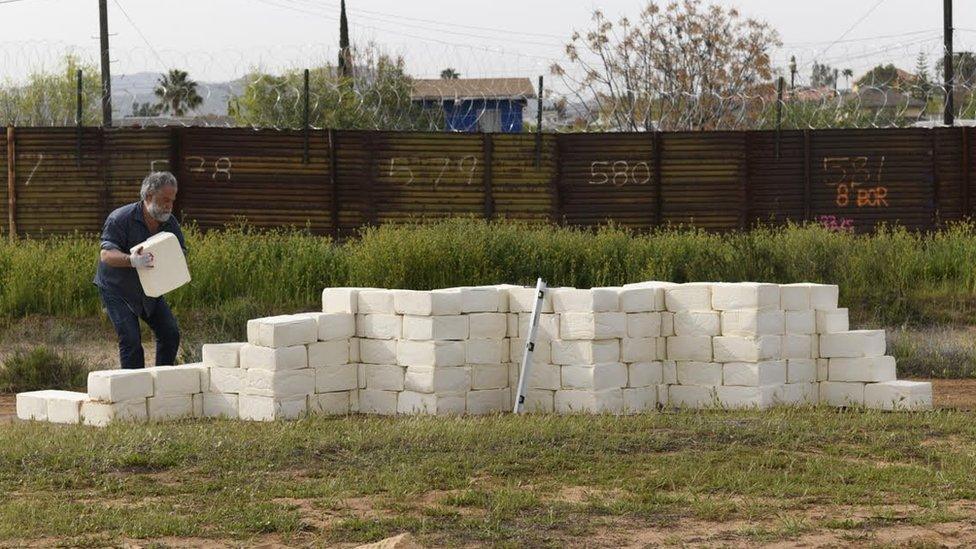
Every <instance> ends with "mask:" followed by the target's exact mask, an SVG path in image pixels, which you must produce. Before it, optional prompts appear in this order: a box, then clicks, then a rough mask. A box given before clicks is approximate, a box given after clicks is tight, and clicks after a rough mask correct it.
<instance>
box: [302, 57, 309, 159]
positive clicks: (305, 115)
mask: <svg viewBox="0 0 976 549" xmlns="http://www.w3.org/2000/svg"><path fill="white" fill-rule="evenodd" d="M303 98H304V103H305V105H304V111H303V116H302V136H303V145H302V164H308V137H309V136H308V69H305V92H304V94H303Z"/></svg>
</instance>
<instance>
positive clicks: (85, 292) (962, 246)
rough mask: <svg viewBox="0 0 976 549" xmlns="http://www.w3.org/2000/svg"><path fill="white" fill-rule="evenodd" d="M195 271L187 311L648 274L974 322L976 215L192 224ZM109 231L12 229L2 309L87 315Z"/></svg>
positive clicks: (4, 245)
mask: <svg viewBox="0 0 976 549" xmlns="http://www.w3.org/2000/svg"><path fill="white" fill-rule="evenodd" d="M186 232H187V241H188V244H189V247H190V254H189V257H188V261H189V264H190V270H191V273H192V276H193V282H191V283H190V284H189V285H188V286H186V287H184V288H182V289H180V290H177V291H176V292H174V293H172V294H170V296H168V299H169V300H170V302H171V304H172V305H173V306H174V308H175V309H176V310H177V311H178V312H182V313H187V312H190V311H204V312H207V314H221V313H220V311H226V313H223V314H224V316H225V317H228V318H231V317H233V315H236V314H239V313H248V312H251V311H263V310H269V309H270V310H274V311H277V312H287V311H290V310H296V311H297V310H309V309H315V308H317V306H318V303H319V295H320V292H321V290H322V288H324V287H327V286H367V285H368V286H380V287H389V288H415V289H429V288H438V287H447V286H457V285H474V284H493V283H502V282H507V283H521V284H533V283H534V282H535V279H536V277H539V276H541V277H543V278H545V279H546V280H547V281H548V282H549V283H550V284H551V285H563V286H576V287H584V288H585V287H591V286H607V285H616V284H623V283H627V282H633V281H639V280H649V279H658V280H671V281H675V282H686V281H694V280H714V281H742V280H754V281H768V282H780V283H786V282H796V281H810V282H825V283H835V284H839V285H840V288H841V303H842V305H844V306H848V307H850V308H851V311H852V315H853V317H854V319H855V321H857V322H859V323H874V324H877V325H900V324H904V323H909V324H924V323H932V322H940V323H954V324H966V323H970V322H972V320H973V318H974V316H976V315H974V312H976V296H974V289H976V269H974V265H976V224H970V223H960V224H955V225H951V226H949V227H948V228H946V229H945V230H942V231H939V232H934V233H929V234H920V233H912V232H909V231H906V230H904V229H895V228H892V229H886V228H882V229H880V230H879V231H877V232H876V233H873V234H870V235H850V234H841V233H834V232H830V231H827V230H825V229H822V228H820V227H817V226H804V227H799V226H788V227H781V228H761V229H756V230H753V231H749V232H735V233H728V234H713V233H706V232H703V231H697V230H691V229H680V228H669V229H662V230H659V231H655V232H652V233H648V234H635V233H632V232H629V231H626V230H624V229H620V228H614V227H605V228H602V229H600V230H598V231H587V230H580V229H572V228H559V227H553V226H548V225H526V224H520V223H514V222H497V223H486V222H484V221H480V220H475V219H455V220H450V221H444V222H440V223H434V224H428V225H416V226H382V227H378V228H372V229H367V230H365V231H364V232H363V233H362V234H361V236H360V237H359V238H356V239H351V240H349V241H347V242H344V243H336V242H333V241H332V240H331V239H329V238H323V237H315V236H311V235H308V234H306V233H304V232H302V231H298V230H288V231H284V230H283V231H271V232H257V231H254V230H252V229H248V228H246V227H236V228H230V229H227V230H224V231H212V232H209V233H205V234H204V233H201V232H199V231H197V230H195V229H193V228H192V227H188V228H187V231H186ZM96 257H97V237H96V236H94V235H73V236H67V237H54V238H50V239H45V240H20V241H18V242H16V243H9V242H7V241H3V242H0V272H2V273H3V276H2V277H0V319H7V321H8V322H9V320H10V319H14V318H21V317H23V316H26V315H30V314H39V315H54V316H86V315H93V314H97V313H98V312H99V309H100V305H99V302H98V296H97V293H96V292H95V288H94V287H93V286H92V285H91V279H92V276H93V274H94V269H95V265H96Z"/></svg>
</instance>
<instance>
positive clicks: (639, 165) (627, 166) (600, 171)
mask: <svg viewBox="0 0 976 549" xmlns="http://www.w3.org/2000/svg"><path fill="white" fill-rule="evenodd" d="M650 182H651V167H650V166H649V165H648V164H647V162H643V161H641V162H635V163H633V164H631V163H630V162H628V161H626V160H614V161H610V160H595V161H593V162H591V163H590V180H589V183H590V185H613V186H614V187H623V186H624V185H626V184H628V183H630V184H632V185H647V184H648V183H650Z"/></svg>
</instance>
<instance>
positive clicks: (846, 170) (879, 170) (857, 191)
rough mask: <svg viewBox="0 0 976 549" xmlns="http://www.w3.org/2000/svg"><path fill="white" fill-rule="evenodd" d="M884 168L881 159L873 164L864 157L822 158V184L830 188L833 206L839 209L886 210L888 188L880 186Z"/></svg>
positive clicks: (882, 159)
mask: <svg viewBox="0 0 976 549" xmlns="http://www.w3.org/2000/svg"><path fill="white" fill-rule="evenodd" d="M872 164H876V165H877V166H876V167H874V166H872ZM884 165H885V157H884V156H882V157H881V158H880V159H879V160H876V161H875V162H872V161H871V159H870V158H868V157H867V156H833V157H830V156H828V157H825V158H824V159H823V171H824V183H825V184H826V185H828V186H830V187H834V189H835V191H836V196H835V197H834V203H835V204H837V206H839V207H841V208H846V207H847V206H851V205H853V206H856V207H858V208H865V207H868V208H879V207H887V206H888V188H887V187H885V186H883V185H882V184H881V177H882V174H883V173H884Z"/></svg>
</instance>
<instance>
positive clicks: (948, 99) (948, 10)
mask: <svg viewBox="0 0 976 549" xmlns="http://www.w3.org/2000/svg"><path fill="white" fill-rule="evenodd" d="M942 18H943V30H942V32H943V39H944V40H945V61H943V63H944V67H943V71H942V72H943V74H945V83H944V85H945V111H944V112H943V120H942V122H943V123H944V124H945V125H946V126H952V123H953V118H954V116H955V113H954V112H953V111H954V109H953V105H952V103H953V97H952V96H953V91H954V90H953V80H954V78H953V74H952V73H953V70H952V0H942Z"/></svg>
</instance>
